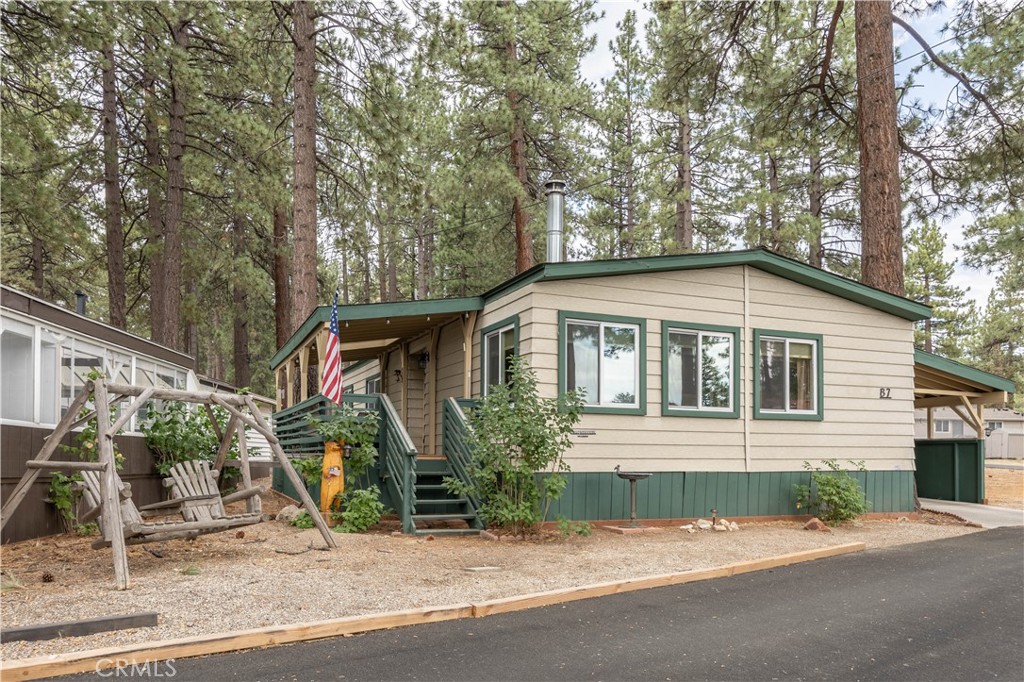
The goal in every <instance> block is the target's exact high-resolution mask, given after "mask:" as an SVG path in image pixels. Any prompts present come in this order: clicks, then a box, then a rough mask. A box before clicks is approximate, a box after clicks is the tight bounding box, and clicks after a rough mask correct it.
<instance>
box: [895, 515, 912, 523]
mask: <svg viewBox="0 0 1024 682" xmlns="http://www.w3.org/2000/svg"><path fill="white" fill-rule="evenodd" d="M896 523H910V519H908V518H907V517H906V516H901V517H899V518H898V519H896Z"/></svg>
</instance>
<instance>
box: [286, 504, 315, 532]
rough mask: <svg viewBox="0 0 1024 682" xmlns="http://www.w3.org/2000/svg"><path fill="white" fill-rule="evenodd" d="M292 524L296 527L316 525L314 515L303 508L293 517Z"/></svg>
mask: <svg viewBox="0 0 1024 682" xmlns="http://www.w3.org/2000/svg"><path fill="white" fill-rule="evenodd" d="M291 524H292V525H293V526H295V527H296V528H303V529H306V528H312V527H313V526H315V525H316V523H314V521H313V517H312V516H310V515H309V512H308V511H306V510H305V509H303V510H302V511H301V512H299V513H298V515H296V517H295V518H294V519H292V521H291Z"/></svg>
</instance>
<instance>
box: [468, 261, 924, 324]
mask: <svg viewBox="0 0 1024 682" xmlns="http://www.w3.org/2000/svg"><path fill="white" fill-rule="evenodd" d="M737 265H749V266H751V267H754V268H757V269H759V270H763V271H764V272H770V273H772V274H774V275H778V276H780V277H784V278H785V279H788V280H792V281H794V282H798V283H800V284H804V285H806V286H809V287H811V288H814V289H818V290H819V291H824V292H827V293H830V294H835V295H836V296H840V297H842V298H845V299H848V300H851V301H855V302H857V303H861V304H862V305H865V306H868V307H870V308H874V309H876V310H881V311H883V312H886V313H890V314H892V315H896V316H897V317H901V318H903V319H905V320H911V321H915V322H916V321H918V320H926V319H928V318H930V317H931V308H929V307H928V306H926V305H924V304H922V303H917V302H916V301H911V300H910V299H907V298H903V297H902V296H896V295H894V294H890V293H888V292H886V291H882V290H881V289H875V288H873V287H869V286H867V285H865V284H861V283H860V282H856V281H854V280H852V279H847V278H845V277H841V276H839V275H836V274H833V273H831V272H826V271H824V270H819V269H818V268H815V267H813V266H810V265H807V264H805V263H801V262H799V261H795V260H792V259H789V258H786V257H784V256H780V255H778V254H775V253H772V252H771V251H768V250H765V249H751V250H746V251H727V252H724V253H691V254H683V255H677V256H651V257H646V258H628V259H621V260H607V261H581V262H570V263H543V264H541V265H537V266H535V267H533V268H531V269H529V270H527V271H526V272H523V273H522V274H520V275H517V276H516V277H513V278H512V279H510V280H508V281H507V282H504V283H503V284H500V285H498V286H497V287H495V288H493V289H491V290H490V291H488V292H486V293H485V294H484V295H483V299H484V301H485V302H490V301H493V300H495V299H498V298H501V297H502V296H505V295H507V294H510V293H512V292H513V291H515V290H517V289H520V288H522V287H524V286H527V285H528V284H532V283H534V282H542V281H556V280H563V279H583V278H587V277H607V276H612V275H632V274H638V273H645V272H666V271H670V270H700V269H704V268H722V267H730V266H737Z"/></svg>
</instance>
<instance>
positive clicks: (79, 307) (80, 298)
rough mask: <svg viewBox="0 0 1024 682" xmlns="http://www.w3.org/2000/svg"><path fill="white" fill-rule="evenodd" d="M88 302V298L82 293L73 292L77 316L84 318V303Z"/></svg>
mask: <svg viewBox="0 0 1024 682" xmlns="http://www.w3.org/2000/svg"><path fill="white" fill-rule="evenodd" d="M87 300H89V297H88V296H87V295H86V294H85V292H84V291H82V290H81V289H79V290H78V291H76V292H75V312H76V313H78V314H79V315H82V316H83V317H84V316H85V302H86V301H87Z"/></svg>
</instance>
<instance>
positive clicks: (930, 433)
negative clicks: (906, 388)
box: [928, 407, 935, 440]
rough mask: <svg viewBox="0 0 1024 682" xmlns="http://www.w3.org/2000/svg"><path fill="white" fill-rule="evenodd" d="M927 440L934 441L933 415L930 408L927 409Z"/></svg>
mask: <svg viewBox="0 0 1024 682" xmlns="http://www.w3.org/2000/svg"><path fill="white" fill-rule="evenodd" d="M928 440H935V415H934V414H932V408H930V407H929V408H928Z"/></svg>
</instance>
